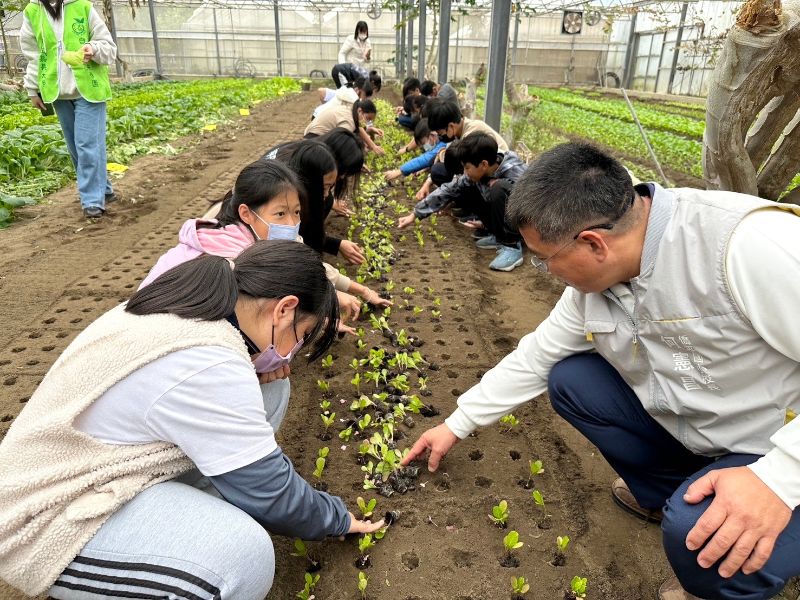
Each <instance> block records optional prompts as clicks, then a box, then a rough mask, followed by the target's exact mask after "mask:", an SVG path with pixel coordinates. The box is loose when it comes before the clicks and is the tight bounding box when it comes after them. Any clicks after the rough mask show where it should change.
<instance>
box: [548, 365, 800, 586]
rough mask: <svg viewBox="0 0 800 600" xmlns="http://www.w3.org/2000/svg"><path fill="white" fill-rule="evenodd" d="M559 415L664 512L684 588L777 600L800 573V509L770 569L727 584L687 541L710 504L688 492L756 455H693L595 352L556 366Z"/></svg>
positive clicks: (552, 384) (553, 390)
mask: <svg viewBox="0 0 800 600" xmlns="http://www.w3.org/2000/svg"><path fill="white" fill-rule="evenodd" d="M548 391H549V393H550V401H551V402H552V404H553V408H554V409H555V411H556V412H557V413H558V414H559V415H561V416H562V417H564V418H565V419H566V420H567V421H568V422H569V423H570V424H571V425H572V426H574V427H575V428H576V429H577V430H578V431H580V432H581V433H582V434H583V435H584V436H586V438H588V439H589V441H591V442H592V443H593V444H594V445H595V446H597V448H598V449H599V450H600V452H601V453H602V454H603V456H604V457H605V459H606V460H607V461H608V463H609V464H610V465H611V467H612V468H613V469H614V470H615V471H616V472H617V473H618V474H619V475H620V476H621V477H622V478H623V479H624V480H625V482H626V483H627V484H628V487H629V488H630V490H631V492H632V493H633V495H634V496H635V497H636V500H637V501H638V502H639V504H641V505H642V506H643V507H645V508H662V507H663V509H664V520H663V522H662V525H661V527H662V530H663V542H664V550H665V552H666V555H667V558H668V559H669V562H670V564H671V565H672V568H673V570H674V571H675V574H676V575H677V576H678V579H679V580H680V582H681V585H683V587H684V588H685V589H686V590H687V591H688V592H690V593H692V594H694V595H696V596H699V597H701V598H709V599H712V598H714V599H716V598H720V599H724V600H733V599H737V600H745V599H747V600H759V599H766V598H770V597H772V596H773V595H775V594H777V593H778V592H779V591H780V590H781V589H782V588H783V586H784V585H785V584H786V581H787V580H788V579H790V578H791V577H794V576H795V575H798V574H800V561H798V560H797V558H796V557H797V556H798V554H800V509H795V511H794V513H793V515H792V518H791V520H790V522H789V525H788V526H787V527H786V529H784V531H783V532H782V533H781V535H780V536H779V537H778V540H777V543H776V545H775V549H774V550H773V552H772V556H771V557H770V559H769V561H767V564H766V565H764V567H763V568H762V569H761V570H760V571H758V572H757V573H753V574H752V575H743V574H742V573H741V571H740V572H739V573H737V574H736V575H735V576H733V577H731V578H729V579H724V578H722V577H721V576H720V575H719V573H717V569H718V568H719V564H715V565H713V566H712V567H710V568H708V569H704V568H702V567H700V565H698V564H697V554H698V551H689V550H688V549H687V548H686V545H685V542H686V535H687V534H688V532H689V530H690V529H691V528H692V527H694V524H695V523H696V522H697V520H698V519H699V518H700V515H702V514H703V512H704V511H705V510H706V508H708V505H709V504H710V503H711V501H712V499H713V498H706V499H705V500H704V501H703V502H700V503H699V504H696V505H691V504H687V503H686V502H684V500H683V494H684V492H685V490H686V488H687V487H688V486H689V484H690V483H691V482H692V481H694V480H695V479H698V478H699V477H701V476H702V475H704V474H705V473H706V472H708V471H711V470H714V469H721V468H727V467H734V466H741V465H746V464H749V463H752V462H755V461H756V460H757V459H758V458H759V457H758V456H755V455H750V454H728V455H726V456H722V457H720V458H718V459H716V460H715V459H713V458H709V457H706V456H698V455H695V454H692V453H691V452H690V451H689V450H687V449H686V448H685V447H684V446H683V445H682V444H680V442H678V441H677V440H676V439H675V438H674V437H672V436H671V435H670V434H669V433H668V432H667V431H666V430H665V429H664V428H663V427H661V426H660V425H659V424H658V423H657V422H656V421H655V420H654V419H653V418H652V417H651V416H650V415H649V414H648V413H647V412H646V411H645V410H644V408H643V407H642V404H641V402H640V401H639V399H638V398H637V397H636V395H635V394H634V393H633V390H632V389H631V388H630V387H629V386H628V384H626V383H625V382H624V381H623V379H622V378H621V377H620V375H619V373H617V371H616V370H614V368H613V367H611V365H609V364H608V363H607V362H606V361H605V359H603V357H601V356H600V355H598V354H578V355H575V356H571V357H569V358H567V359H565V360H563V361H561V362H560V363H558V364H557V365H556V366H555V367H554V368H553V370H552V371H551V372H550V379H549V381H548Z"/></svg>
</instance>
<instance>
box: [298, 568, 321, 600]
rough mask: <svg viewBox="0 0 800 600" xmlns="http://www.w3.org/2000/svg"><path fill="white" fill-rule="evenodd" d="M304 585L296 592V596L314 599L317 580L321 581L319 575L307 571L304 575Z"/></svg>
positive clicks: (308, 599) (309, 599) (301, 598)
mask: <svg viewBox="0 0 800 600" xmlns="http://www.w3.org/2000/svg"><path fill="white" fill-rule="evenodd" d="M303 580H304V584H305V585H304V586H303V589H302V590H300V591H299V592H297V594H295V597H296V598H300V600H312V599H313V598H314V594H312V592H313V591H314V588H315V587H316V586H317V582H319V575H312V574H311V573H306V574H305V575H304V576H303Z"/></svg>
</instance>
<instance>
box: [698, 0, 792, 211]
mask: <svg viewBox="0 0 800 600" xmlns="http://www.w3.org/2000/svg"><path fill="white" fill-rule="evenodd" d="M798 84H800V10H799V9H798V8H797V5H791V6H790V7H787V10H786V11H785V12H783V13H781V9H780V4H779V2H778V1H777V0H775V1H774V2H773V1H772V0H748V2H746V3H745V5H744V6H743V7H742V10H741V11H740V14H739V18H738V20H737V24H736V25H735V26H734V27H733V28H732V29H731V30H730V31H729V32H728V36H727V37H726V39H725V45H724V47H723V50H722V52H721V54H720V57H719V61H718V64H717V68H716V69H715V70H714V73H713V75H712V78H711V84H710V87H709V92H708V101H707V111H706V132H705V135H704V137H703V143H704V148H703V169H704V173H705V178H706V182H707V184H708V187H709V188H710V189H721V190H730V191H735V192H742V193H746V194H752V195H758V193H759V187H762V188H763V189H764V190H765V192H766V190H770V191H769V195H768V196H765V197H768V198H771V199H777V196H776V195H775V192H774V190H775V189H778V188H779V189H780V190H781V191H783V190H784V189H785V188H786V186H787V185H788V184H789V180H790V179H791V176H789V179H785V173H786V171H787V169H788V170H789V171H791V168H790V167H789V166H788V163H789V161H790V160H791V157H793V156H795V149H794V145H793V144H792V143H791V141H790V139H793V138H795V137H796V136H797V135H800V130H799V129H798V128H795V129H794V130H793V131H792V132H791V134H790V135H788V136H787V137H786V138H785V139H784V144H787V150H784V151H781V152H780V156H776V157H775V160H774V161H773V159H772V158H767V157H769V155H770V151H771V149H772V148H773V146H774V144H775V142H776V137H772V136H773V135H775V134H776V133H777V134H778V135H779V134H780V133H781V131H782V130H783V127H780V125H781V123H784V125H785V123H787V122H788V121H790V120H791V118H792V116H793V115H792V114H791V110H790V109H791V104H792V102H794V101H795V100H794V98H795V93H794V90H795V89H796V88H797V86H798ZM780 96H784V97H786V98H787V99H786V100H785V104H784V101H783V100H781V101H773V99H774V98H777V97H780ZM767 105H769V106H768V107H767ZM765 107H767V108H765ZM762 110H763V111H764V114H763V115H762V117H761V118H760V119H759V121H758V122H757V123H756V126H755V127H754V129H753V132H752V134H751V136H750V140H749V144H748V145H746V143H745V140H746V135H747V132H748V130H749V129H750V127H751V125H752V124H753V122H754V121H755V120H756V117H757V116H758V115H759V113H760V112H762ZM795 112H796V111H795ZM787 114H788V118H787ZM765 148H766V149H765ZM759 157H761V158H759ZM764 159H766V160H767V162H768V163H772V164H771V166H770V168H769V170H768V171H767V173H766V174H764V176H763V177H758V178H757V175H756V174H757V172H758V168H759V167H760V166H761V162H762V161H763V160H764ZM795 172H796V167H795ZM793 175H794V173H792V176H793Z"/></svg>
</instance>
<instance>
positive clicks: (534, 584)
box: [0, 93, 669, 600]
mask: <svg viewBox="0 0 800 600" xmlns="http://www.w3.org/2000/svg"><path fill="white" fill-rule="evenodd" d="M313 104H314V94H313V93H306V94H304V95H301V96H294V97H291V98H289V99H286V100H284V101H282V102H278V103H272V104H263V105H260V106H258V107H256V108H255V109H254V110H253V112H252V115H251V116H250V117H248V118H245V119H242V120H241V121H239V122H238V124H237V125H235V126H228V127H222V128H220V129H219V130H218V131H216V132H212V133H208V134H204V135H203V137H202V138H195V139H194V140H191V141H188V140H187V141H186V144H185V145H187V146H188V147H187V149H186V150H185V151H183V152H182V153H181V154H179V155H176V156H157V155H151V156H145V157H142V158H140V159H139V160H137V161H135V162H134V164H133V165H132V168H131V169H130V170H129V171H128V172H127V173H126V174H125V176H124V177H123V178H121V179H120V180H119V181H118V182H117V183H116V189H117V191H118V192H119V193H120V195H121V197H122V200H121V201H120V202H119V203H118V204H115V205H112V207H111V208H110V210H109V214H108V217H107V218H104V219H102V220H99V221H97V222H96V223H90V222H87V221H86V220H84V219H83V218H82V217H81V214H80V210H79V205H78V201H77V198H76V193H75V188H74V186H69V187H67V188H65V189H63V190H61V191H60V192H58V193H56V194H54V195H53V196H51V197H50V198H49V199H48V200H47V201H46V202H45V203H43V204H41V205H38V206H35V207H31V208H29V209H26V210H24V211H21V217H22V218H21V219H20V221H19V222H18V223H16V224H15V225H14V226H13V227H11V228H10V229H8V230H5V231H2V232H0V255H2V256H3V258H4V260H3V266H2V271H0V306H2V309H0V311H1V312H0V314H2V323H3V327H2V331H0V382H2V388H0V389H2V394H0V417H1V418H0V420H1V421H2V423H0V435H4V434H5V432H6V431H7V429H8V427H9V426H10V423H11V422H12V421H13V419H14V417H15V416H16V415H17V414H18V413H19V411H20V410H21V409H22V408H23V407H24V404H25V402H26V401H27V400H28V398H29V397H30V396H31V394H32V393H33V391H34V389H35V387H36V385H37V384H38V383H39V382H40V381H41V379H42V377H43V376H44V374H45V373H46V372H47V370H48V368H49V367H50V365H51V364H52V363H53V361H54V360H55V359H56V357H57V356H58V354H59V352H60V351H61V350H63V348H65V347H66V345H67V344H68V343H69V342H70V341H71V340H72V339H73V338H74V337H75V336H76V335H77V333H78V332H79V331H80V330H81V329H82V328H83V327H85V326H86V325H87V324H89V323H90V322H91V321H92V320H93V319H95V318H96V317H98V316H99V315H100V314H102V313H103V312H104V311H106V310H108V309H110V308H111V307H113V306H114V305H116V304H117V303H118V302H120V301H122V300H125V299H126V298H127V297H128V296H129V294H130V293H131V291H132V290H134V289H135V288H136V286H137V285H138V282H139V281H140V280H141V278H142V277H143V276H144V275H145V274H146V273H147V271H148V270H149V268H150V267H151V266H152V264H153V263H154V262H155V261H156V260H157V258H158V257H159V255H160V254H161V253H162V252H164V251H165V250H166V249H168V248H169V247H171V246H172V245H174V243H175V241H176V238H177V232H178V228H179V226H180V225H181V223H182V222H183V221H184V220H185V219H187V218H190V217H196V216H199V215H201V214H202V213H203V212H204V211H205V209H206V207H207V201H208V200H213V199H216V198H218V197H220V196H221V195H222V194H223V192H224V191H225V190H226V189H227V188H229V187H230V186H231V185H232V183H233V180H234V178H235V176H236V174H237V173H238V172H239V170H240V169H241V168H242V167H243V166H244V165H245V164H247V163H248V162H250V161H252V160H254V159H256V158H257V157H258V156H260V154H261V152H262V151H263V150H264V149H266V148H269V147H270V146H272V145H274V144H276V143H278V142H280V141H283V140H288V139H294V138H297V137H300V136H301V135H302V130H303V127H304V125H305V123H306V121H307V115H308V114H309V112H310V110H311V108H312V106H313ZM344 227H345V222H344V220H343V219H338V220H337V219H334V221H333V222H332V224H331V228H333V229H342V230H343V229H344ZM437 229H438V231H439V232H440V233H441V234H443V235H445V236H446V239H445V240H443V241H442V242H439V243H433V241H432V240H431V241H430V243H428V244H426V247H425V249H424V250H422V249H420V248H419V247H418V246H417V244H416V242H415V241H414V239H413V235H409V236H408V239H407V240H406V241H405V242H399V241H397V238H398V237H399V236H398V235H396V236H395V237H396V242H395V243H396V247H397V248H398V249H399V250H400V251H401V256H400V258H399V260H398V261H397V264H396V265H395V269H394V271H393V273H392V276H393V278H394V280H395V282H396V284H397V285H398V290H399V289H401V288H402V287H404V286H411V287H414V288H415V289H416V290H418V291H417V294H418V295H417V296H416V297H415V300H414V303H416V304H420V305H421V306H422V307H423V308H425V312H423V313H422V314H421V315H420V316H419V317H418V318H417V321H416V323H411V322H409V317H411V315H412V313H411V312H407V311H402V310H401V309H399V308H396V309H395V311H394V313H393V315H392V319H393V322H394V323H395V324H396V325H395V326H396V328H399V327H405V328H406V329H407V330H408V331H410V332H412V333H413V334H414V335H416V336H418V337H419V338H421V339H422V340H423V341H424V342H425V345H424V346H422V347H421V348H420V351H421V352H422V353H423V354H424V355H425V356H426V357H427V359H428V360H429V361H434V362H436V363H437V364H438V366H439V369H438V370H437V371H430V372H429V381H428V386H429V388H430V389H431V390H432V392H433V395H432V396H431V397H430V398H426V401H430V402H432V403H433V404H434V405H435V406H436V407H437V408H438V409H439V410H440V411H441V415H439V416H436V417H432V418H423V417H419V416H416V417H415V419H416V427H415V428H414V429H412V430H410V431H409V439H408V440H405V441H403V442H401V443H400V446H401V447H403V445H404V444H406V443H408V442H410V441H413V440H414V439H416V437H417V436H418V435H419V434H420V433H421V432H422V431H423V430H424V429H425V428H427V427H429V426H432V425H434V424H438V423H440V422H441V421H442V420H443V419H444V417H445V416H446V415H447V414H449V413H450V411H451V410H452V409H453V408H454V407H455V402H456V399H457V396H458V395H459V394H460V393H461V392H463V391H465V390H466V389H468V388H469V387H470V386H471V385H472V384H474V383H475V382H476V381H477V380H478V378H479V377H480V376H481V374H482V373H483V372H485V371H486V370H487V369H489V368H490V367H491V366H493V365H494V364H496V363H497V362H498V361H499V359H500V358H502V357H503V356H504V355H505V354H506V353H507V352H508V351H510V350H511V349H513V347H514V346H515V344H516V342H517V340H518V339H519V338H520V337H521V336H522V335H524V334H526V333H528V332H529V331H531V330H533V329H534V328H535V327H536V325H537V324H538V323H539V322H540V321H541V320H542V319H543V318H544V317H545V316H546V315H547V313H548V312H549V310H550V308H551V307H552V305H553V304H554V302H555V300H556V299H557V298H558V295H559V294H560V291H561V290H560V287H559V285H558V284H557V283H556V282H555V281H554V280H552V279H550V278H549V277H547V276H545V275H541V274H539V273H538V272H536V271H535V270H534V269H533V267H531V266H530V264H528V263H526V264H525V265H524V266H523V267H521V268H519V269H517V270H515V271H514V272H513V273H495V272H492V271H490V270H489V269H488V263H489V260H490V259H491V257H492V256H493V255H492V253H490V252H489V253H487V252H483V253H482V252H481V251H479V250H477V249H475V247H474V245H473V244H472V241H471V239H470V238H469V235H468V232H467V231H465V230H464V229H463V228H462V227H460V226H459V225H458V224H457V223H454V222H453V221H451V220H450V219H449V218H440V219H439V224H438V226H437ZM426 231H427V230H426ZM445 249H446V250H447V251H449V252H450V253H451V255H450V258H449V259H448V260H445V259H444V258H443V256H442V254H441V252H442V250H445ZM427 286H430V287H432V288H434V289H435V293H436V294H437V295H439V296H440V297H441V301H442V309H441V310H442V316H441V320H440V321H437V320H435V319H433V318H432V317H431V315H430V309H431V308H433V306H432V304H431V299H430V297H428V296H425V295H424V294H423V292H422V290H424V289H425V288H426V287H427ZM398 290H396V291H395V294H396V296H397V295H398ZM401 297H402V295H401V294H400V295H399V298H401ZM399 298H398V297H396V300H398V299H399ZM370 335H372V334H370ZM332 354H333V355H334V356H335V357H336V361H335V364H334V366H333V367H332V371H333V374H330V373H323V372H322V369H321V367H320V365H319V364H315V365H307V366H302V365H297V366H296V368H295V365H293V369H294V372H293V376H292V386H293V398H292V407H291V409H290V415H289V417H288V418H287V421H286V422H285V424H284V426H283V428H282V431H281V433H280V435H279V441H280V442H281V443H282V446H283V448H284V450H285V451H286V453H287V454H288V455H289V457H290V458H291V459H292V460H293V461H294V463H295V465H296V467H297V469H298V470H299V471H300V472H301V473H302V474H303V475H304V476H306V477H308V478H310V477H311V472H312V470H313V463H314V459H315V458H316V453H317V449H318V448H319V447H321V446H323V445H329V446H330V448H331V454H330V456H329V461H328V464H329V466H328V469H327V471H326V475H325V480H326V481H327V482H328V484H329V486H330V491H331V492H332V493H335V494H338V495H341V496H343V497H344V498H345V501H346V502H347V503H348V505H349V506H351V507H352V508H353V509H355V498H356V496H359V495H362V496H366V497H368V498H369V497H376V496H374V495H373V494H372V493H371V492H370V493H365V492H363V491H362V490H361V480H362V478H363V476H362V474H361V472H360V470H359V467H358V465H357V464H356V463H355V461H354V456H355V450H354V444H353V443H352V442H351V444H349V447H348V449H347V450H346V451H343V450H341V449H340V445H341V441H340V440H339V439H338V438H334V439H333V440H331V441H330V442H327V443H323V442H320V441H319V440H318V439H317V437H316V436H317V434H319V433H320V430H321V422H320V419H319V416H318V414H319V408H318V407H317V405H318V403H319V401H320V397H319V392H318V390H317V388H316V384H315V381H316V380H317V379H318V378H320V377H327V378H328V379H330V380H331V381H332V383H333V391H334V392H335V393H336V396H335V398H337V399H339V398H346V399H347V402H348V403H349V400H350V394H351V391H350V389H349V383H348V382H349V378H350V376H351V375H350V371H349V368H348V367H347V364H348V363H349V361H350V360H351V358H352V357H353V356H355V355H356V349H355V345H354V342H353V340H352V339H347V340H343V341H341V342H338V343H337V344H336V345H335V346H334V348H333V351H332ZM338 406H339V404H338V402H337V400H334V410H335V409H336V408H337V407H338ZM345 409H346V407H344V406H341V409H340V412H341V413H342V416H343V413H345V412H346V410H345ZM516 415H517V417H518V418H519V419H520V421H521V423H520V425H518V426H517V427H516V428H515V429H514V430H513V431H511V432H509V433H504V432H502V430H501V428H500V426H492V427H487V428H484V429H482V430H480V431H479V432H478V433H477V435H476V436H475V437H470V438H468V439H466V440H465V441H463V442H462V443H460V444H459V445H458V446H456V447H455V448H454V450H453V451H452V452H451V454H450V456H448V457H447V459H446V461H445V462H444V464H443V466H442V468H441V469H440V471H439V473H437V474H435V475H430V474H428V473H427V472H423V474H422V475H421V477H420V480H419V481H420V485H419V487H418V489H416V490H414V491H411V492H409V493H407V494H406V495H404V496H398V495H395V496H393V497H392V498H389V499H386V498H383V497H380V496H377V498H378V509H377V510H378V511H379V512H381V513H382V512H384V511H387V510H398V511H399V512H400V515H401V517H400V520H399V522H398V523H397V525H396V526H394V527H392V528H391V529H390V530H389V533H388V534H387V536H386V538H385V539H384V540H382V541H381V542H379V544H378V545H377V546H376V548H374V550H373V552H372V556H371V559H372V566H371V567H370V568H369V569H367V570H366V573H367V575H368V576H369V577H370V581H369V588H368V597H369V598H371V599H372V600H379V599H386V600H388V599H393V600H433V599H446V600H500V599H507V598H510V597H511V595H512V594H511V586H510V582H511V577H512V575H514V576H519V575H522V576H525V577H526V578H527V579H528V580H529V582H530V584H531V591H530V592H529V593H528V594H527V596H526V597H527V598H534V599H543V600H547V599H560V598H562V597H563V590H564V589H566V587H567V586H568V585H569V581H570V580H571V579H572V577H573V576H574V575H581V576H583V577H587V578H588V581H589V585H588V596H587V597H588V598H595V599H596V598H609V599H639V598H641V599H651V598H654V597H655V593H656V589H657V587H658V585H659V584H660V582H661V581H662V580H663V579H664V578H666V577H667V576H668V575H669V567H668V565H667V564H666V561H665V559H664V557H663V554H662V552H661V549H660V536H659V530H658V527H657V526H654V525H647V524H645V523H643V522H640V521H638V520H636V519H634V518H633V517H630V516H628V515H627V514H625V513H623V512H622V511H620V510H619V509H618V508H616V506H615V505H614V504H613V502H612V500H611V496H610V492H609V484H610V482H611V481H612V479H613V477H614V474H613V473H612V472H611V470H610V469H609V467H608V466H607V464H606V463H605V461H604V460H603V459H602V457H601V456H599V455H598V453H597V451H596V450H595V449H594V448H593V447H591V446H590V445H589V444H588V443H586V442H585V441H584V440H583V439H582V438H581V437H580V436H579V435H577V434H576V433H575V432H574V431H573V430H571V429H570V428H569V427H568V426H567V425H566V424H565V423H564V422H563V421H562V420H561V419H560V418H558V417H557V416H556V415H555V414H554V412H553V411H552V409H551V408H550V407H549V404H548V403H547V401H546V399H541V398H540V399H538V400H536V401H534V402H531V403H530V404H528V405H527V406H526V407H524V408H523V409H521V410H519V411H517V413H516ZM335 428H336V429H337V430H338V429H340V428H341V425H340V424H339V423H337V425H336V426H335ZM512 455H513V456H512ZM514 457H516V459H515V458H514ZM531 459H541V460H542V461H543V463H544V467H545V473H544V474H543V475H540V476H539V479H537V484H536V486H537V487H538V489H540V490H541V491H542V493H543V495H544V498H545V501H546V505H547V513H548V514H550V515H551V527H550V528H549V529H540V528H539V527H538V526H537V524H536V522H537V519H538V515H539V509H538V507H536V506H535V505H534V503H533V501H532V499H531V494H530V491H528V490H525V489H523V488H522V487H520V486H519V485H518V480H519V479H521V478H523V476H525V475H526V473H527V469H528V466H527V465H528V461H529V460H531ZM423 484H424V485H423ZM501 499H506V500H507V501H508V503H509V509H510V519H509V524H510V528H512V529H515V530H517V531H519V533H520V539H521V541H522V542H524V544H525V545H524V547H522V548H521V549H520V550H518V551H517V555H518V557H519V559H520V562H521V565H520V567H519V568H514V569H508V568H504V567H502V566H500V564H499V561H498V559H499V557H500V556H501V555H502V553H503V552H502V538H503V535H504V534H505V532H503V531H501V530H499V529H497V528H495V527H493V526H492V525H491V523H490V522H489V519H488V517H487V514H488V513H489V512H491V507H492V505H493V504H496V503H497V502H498V501H499V500H501ZM565 534H566V535H569V536H570V538H571V539H572V543H571V545H570V548H569V550H568V552H567V559H566V565H565V566H563V567H555V566H552V565H551V564H550V562H549V561H550V560H551V559H552V556H553V552H554V550H555V538H556V536H557V535H565ZM311 546H312V548H313V549H314V551H316V552H319V554H320V555H321V556H322V558H323V561H324V567H323V569H322V571H320V575H321V579H320V582H319V585H318V587H317V591H316V595H317V598H319V599H328V600H349V599H355V598H357V597H358V591H357V588H356V582H357V569H356V567H355V566H354V564H353V562H354V560H355V558H356V557H357V555H358V550H357V544H356V540H355V539H348V540H346V541H344V542H339V541H328V542H324V543H320V544H312V545H311ZM275 549H276V556H277V576H276V579H275V584H274V588H273V591H272V592H271V593H270V595H269V599H271V600H288V599H290V598H293V597H294V595H295V592H297V590H299V589H301V588H302V579H303V572H304V571H305V563H304V561H303V560H302V559H300V558H296V557H293V556H290V555H289V551H290V549H291V540H285V539H281V538H275ZM253 568H254V569H258V568H259V566H258V565H253ZM20 597H21V596H20V595H18V594H15V592H13V591H12V590H10V589H9V588H7V587H0V598H8V599H12V598H20Z"/></svg>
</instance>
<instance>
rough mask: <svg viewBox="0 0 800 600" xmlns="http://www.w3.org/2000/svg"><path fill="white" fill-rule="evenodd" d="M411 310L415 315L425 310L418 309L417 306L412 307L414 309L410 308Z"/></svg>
mask: <svg viewBox="0 0 800 600" xmlns="http://www.w3.org/2000/svg"><path fill="white" fill-rule="evenodd" d="M411 310H412V311H413V312H414V314H415V315H418V314H419V313H421V312H422V311H423V310H425V309H423V308H420V307H419V306H415V307H414V308H412V309H411Z"/></svg>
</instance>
